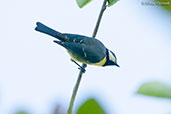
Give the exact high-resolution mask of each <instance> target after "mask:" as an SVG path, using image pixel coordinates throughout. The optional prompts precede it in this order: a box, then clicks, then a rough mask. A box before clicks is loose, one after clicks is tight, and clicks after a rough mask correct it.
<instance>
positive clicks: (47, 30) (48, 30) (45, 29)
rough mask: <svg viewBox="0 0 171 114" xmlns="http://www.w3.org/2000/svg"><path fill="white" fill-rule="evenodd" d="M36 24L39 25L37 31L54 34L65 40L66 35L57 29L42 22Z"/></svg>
mask: <svg viewBox="0 0 171 114" xmlns="http://www.w3.org/2000/svg"><path fill="white" fill-rule="evenodd" d="M36 25H37V26H36V28H35V30H36V31H39V32H42V33H45V34H48V35H50V36H53V37H55V38H57V39H59V40H62V41H65V35H63V34H62V33H60V32H58V31H55V30H53V29H51V28H49V27H47V26H46V25H44V24H42V23H40V22H37V23H36Z"/></svg>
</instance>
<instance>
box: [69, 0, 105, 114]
mask: <svg viewBox="0 0 171 114" xmlns="http://www.w3.org/2000/svg"><path fill="white" fill-rule="evenodd" d="M106 4H107V0H104V2H103V5H102V8H101V10H100V14H99V17H98V20H97V23H96V26H95V28H94V32H93V35H92V37H93V38H95V37H96V34H97V31H98V28H99V25H100V22H101V19H102V16H103V13H104V11H105V9H106ZM82 67H83V68H86V67H87V65H86V64H82ZM82 75H83V72H82V70H81V69H80V72H79V75H78V79H77V82H76V84H75V87H74V90H73V93H72V97H71V100H70V104H69V108H68V112H67V114H72V108H73V105H74V101H75V97H76V94H77V91H78V87H79V85H80V82H81V78H82Z"/></svg>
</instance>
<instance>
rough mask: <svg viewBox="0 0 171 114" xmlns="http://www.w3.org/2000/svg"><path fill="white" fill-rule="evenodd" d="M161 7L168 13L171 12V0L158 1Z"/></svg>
mask: <svg viewBox="0 0 171 114" xmlns="http://www.w3.org/2000/svg"><path fill="white" fill-rule="evenodd" d="M156 1H157V2H158V3H159V5H160V6H162V7H163V8H164V9H166V10H167V11H169V12H171V1H170V0H156Z"/></svg>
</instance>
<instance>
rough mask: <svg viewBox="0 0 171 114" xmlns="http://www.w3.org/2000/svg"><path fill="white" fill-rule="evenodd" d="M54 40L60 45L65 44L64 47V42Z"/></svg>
mask: <svg viewBox="0 0 171 114" xmlns="http://www.w3.org/2000/svg"><path fill="white" fill-rule="evenodd" d="M53 42H55V43H57V44H59V45H61V46H63V47H64V42H61V41H57V40H53Z"/></svg>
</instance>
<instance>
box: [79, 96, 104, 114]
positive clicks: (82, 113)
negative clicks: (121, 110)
mask: <svg viewBox="0 0 171 114" xmlns="http://www.w3.org/2000/svg"><path fill="white" fill-rule="evenodd" d="M76 114H106V113H105V112H104V110H103V109H102V107H101V106H100V105H99V103H98V102H97V101H96V100H95V99H93V98H90V99H88V100H86V101H85V102H84V103H83V104H82V105H81V106H80V107H79V109H78V110H77V113H76Z"/></svg>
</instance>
